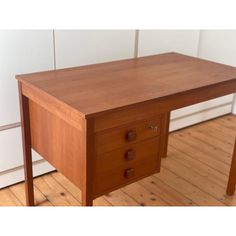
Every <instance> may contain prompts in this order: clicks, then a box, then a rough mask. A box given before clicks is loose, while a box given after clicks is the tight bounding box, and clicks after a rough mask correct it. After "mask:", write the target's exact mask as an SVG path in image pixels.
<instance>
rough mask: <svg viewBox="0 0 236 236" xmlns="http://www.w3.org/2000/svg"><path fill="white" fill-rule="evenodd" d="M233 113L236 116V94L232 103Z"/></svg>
mask: <svg viewBox="0 0 236 236" xmlns="http://www.w3.org/2000/svg"><path fill="white" fill-rule="evenodd" d="M232 113H233V114H235V115H236V93H235V94H234V97H233V101H232Z"/></svg>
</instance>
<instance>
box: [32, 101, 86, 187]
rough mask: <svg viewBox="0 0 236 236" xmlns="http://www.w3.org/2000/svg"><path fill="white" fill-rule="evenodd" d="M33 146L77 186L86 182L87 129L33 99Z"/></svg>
mask: <svg viewBox="0 0 236 236" xmlns="http://www.w3.org/2000/svg"><path fill="white" fill-rule="evenodd" d="M29 110H30V127H31V139H32V140H31V141H32V148H33V149H34V150H35V151H37V152H38V153H39V154H40V155H42V156H43V158H44V159H46V160H47V161H48V162H49V163H50V164H52V165H53V166H54V167H55V168H56V169H57V170H58V171H60V172H61V173H62V174H63V175H64V176H66V177H67V178H68V179H69V180H70V181H71V182H72V183H74V184H75V185H76V186H77V187H79V188H81V184H82V164H83V162H82V160H83V158H84V149H85V147H84V141H83V139H84V137H85V136H84V135H85V131H83V129H82V130H79V129H76V128H75V127H74V126H72V125H70V124H69V123H67V122H66V121H64V120H63V119H61V118H60V117H58V116H56V115H54V114H53V113H51V112H49V111H48V110H46V109H44V108H43V107H41V106H40V105H38V104H37V103H35V102H34V101H32V100H29Z"/></svg>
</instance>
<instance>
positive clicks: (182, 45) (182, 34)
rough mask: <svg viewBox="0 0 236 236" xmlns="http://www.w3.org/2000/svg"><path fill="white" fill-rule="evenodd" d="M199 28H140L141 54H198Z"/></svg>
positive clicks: (139, 51) (139, 49)
mask: <svg viewBox="0 0 236 236" xmlns="http://www.w3.org/2000/svg"><path fill="white" fill-rule="evenodd" d="M199 34H200V31H199V30H140V32H139V48H138V55H139V56H147V55H153V54H160V53H165V52H172V51H174V52H179V53H183V54H186V55H190V56H197V53H198V41H199Z"/></svg>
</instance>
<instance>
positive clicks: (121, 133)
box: [95, 116, 161, 155]
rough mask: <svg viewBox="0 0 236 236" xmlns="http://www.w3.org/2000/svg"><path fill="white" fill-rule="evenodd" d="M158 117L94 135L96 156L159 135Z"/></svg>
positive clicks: (159, 120) (159, 121)
mask: <svg viewBox="0 0 236 236" xmlns="http://www.w3.org/2000/svg"><path fill="white" fill-rule="evenodd" d="M160 124H161V119H160V117H159V116H158V117H155V118H149V119H147V120H143V121H139V122H135V123H131V124H127V125H124V126H120V127H115V128H112V129H108V130H105V131H103V132H98V133H96V134H95V147H96V152H97V154H98V155H99V154H101V153H105V152H109V151H111V150H114V149H117V148H120V147H122V146H125V145H129V144H132V143H136V142H138V141H142V140H145V139H148V138H152V137H156V136H158V135H159V134H160V131H161V129H160Z"/></svg>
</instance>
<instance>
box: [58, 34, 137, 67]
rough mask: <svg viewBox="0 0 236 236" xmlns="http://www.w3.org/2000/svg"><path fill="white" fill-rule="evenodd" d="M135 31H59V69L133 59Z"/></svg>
mask: <svg viewBox="0 0 236 236" xmlns="http://www.w3.org/2000/svg"><path fill="white" fill-rule="evenodd" d="M134 36H135V31H134V30H56V31H55V48H56V67H57V68H65V67H73V66H80V65H87V64H94V63H101V62H107V61H114V60H121V59H126V58H132V57H133V55H134Z"/></svg>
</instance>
